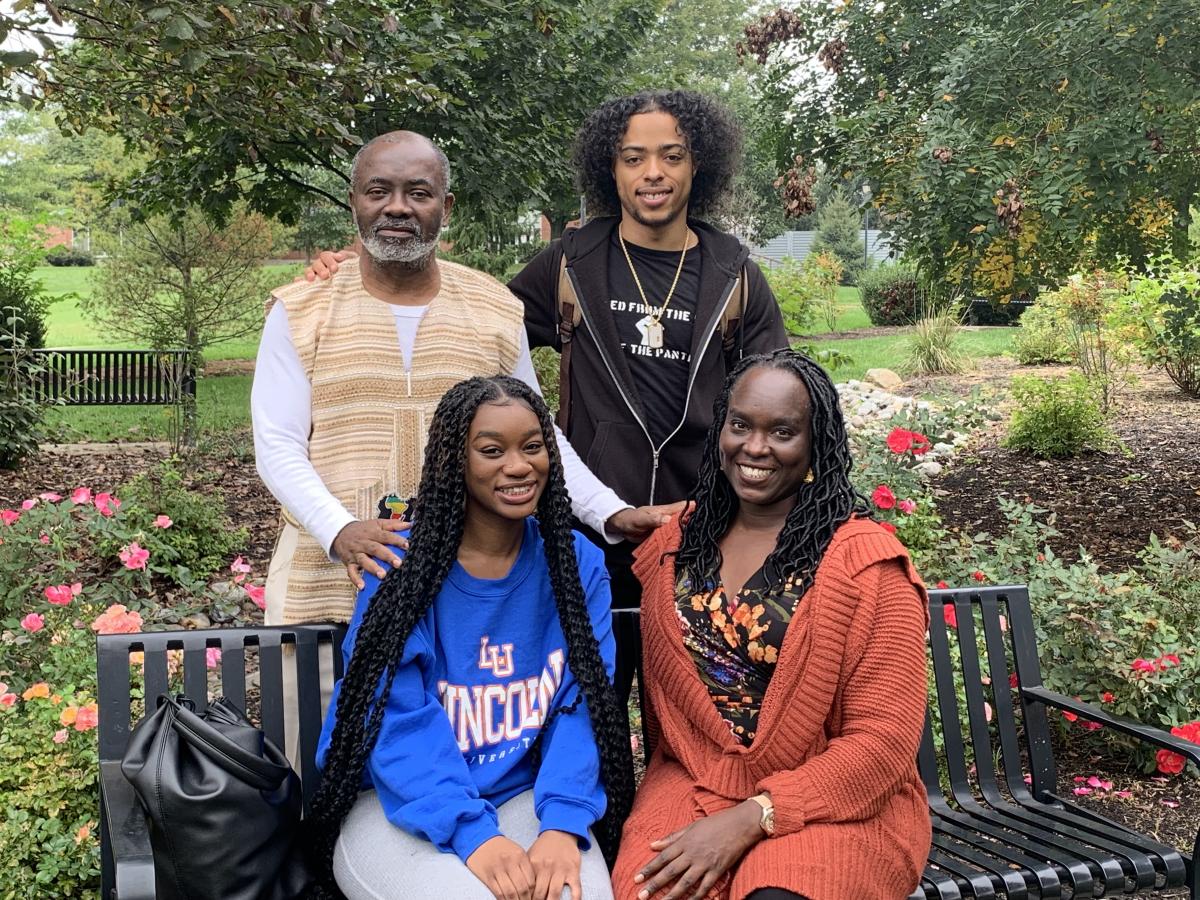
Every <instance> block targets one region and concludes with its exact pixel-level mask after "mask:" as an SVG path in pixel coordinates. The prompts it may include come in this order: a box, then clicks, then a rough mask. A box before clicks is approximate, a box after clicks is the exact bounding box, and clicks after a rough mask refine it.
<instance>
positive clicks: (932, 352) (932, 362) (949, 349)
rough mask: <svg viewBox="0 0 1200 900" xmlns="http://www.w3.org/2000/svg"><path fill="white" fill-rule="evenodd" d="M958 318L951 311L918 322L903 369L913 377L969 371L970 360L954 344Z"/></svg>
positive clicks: (908, 342) (956, 335)
mask: <svg viewBox="0 0 1200 900" xmlns="http://www.w3.org/2000/svg"><path fill="white" fill-rule="evenodd" d="M959 333H960V328H959V321H958V316H957V315H955V314H954V313H953V312H952V311H951V310H949V309H947V310H945V311H943V312H940V313H937V314H935V315H932V316H926V317H925V318H923V319H918V320H917V322H916V324H915V325H913V330H912V334H910V335H909V336H908V341H907V344H908V359H907V360H906V362H905V369H906V370H907V371H908V372H910V373H912V374H913V375H956V374H958V373H959V372H965V371H967V370H968V369H970V368H971V357H970V356H968V355H967V354H966V353H964V352H963V351H961V350H959V349H958V348H957V347H956V346H955V344H956V342H957V341H958V336H959Z"/></svg>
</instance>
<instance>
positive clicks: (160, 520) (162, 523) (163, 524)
mask: <svg viewBox="0 0 1200 900" xmlns="http://www.w3.org/2000/svg"><path fill="white" fill-rule="evenodd" d="M174 524H175V523H174V522H172V521H171V517H170V516H156V517H155V518H154V527H155V528H170V527H171V526H172V525H174Z"/></svg>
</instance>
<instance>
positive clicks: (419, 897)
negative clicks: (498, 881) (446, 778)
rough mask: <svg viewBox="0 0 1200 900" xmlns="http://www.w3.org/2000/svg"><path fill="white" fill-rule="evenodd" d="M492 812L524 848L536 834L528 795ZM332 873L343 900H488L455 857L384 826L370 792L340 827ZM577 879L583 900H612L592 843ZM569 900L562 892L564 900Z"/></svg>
mask: <svg viewBox="0 0 1200 900" xmlns="http://www.w3.org/2000/svg"><path fill="white" fill-rule="evenodd" d="M496 813H497V815H498V817H499V819H500V831H501V833H502V834H503V835H504V836H505V837H506V838H508V839H509V840H511V841H515V842H516V843H518V844H520V845H521V846H522V847H524V848H525V849H529V847H530V846H532V844H533V842H534V841H535V840H536V839H537V836H538V829H539V826H538V820H537V814H536V813H535V812H534V808H533V791H526V792H525V793H523V794H518V795H517V796H515V797H513V798H512V799H511V800H509V801H508V802H507V803H505V804H504V805H503V806H501V807H500V808H499V809H497V810H496ZM333 874H334V877H335V878H336V879H337V883H338V887H340V888H341V889H342V893H343V894H345V895H346V897H347V900H493V897H492V892H491V891H489V890H488V889H487V888H486V887H485V886H484V884H483V882H482V881H480V880H479V879H478V878H476V877H475V875H474V874H473V873H472V872H471V870H470V869H468V868H467V867H466V866H465V865H464V864H463V862H462V861H461V860H460V859H459V858H458V857H457V856H455V855H454V854H453V853H442V852H441V851H440V850H438V848H437V847H435V846H433V844H431V843H430V842H429V841H427V840H425V839H424V838H420V837H416V836H415V835H412V834H409V833H408V832H407V831H405V830H404V829H402V828H397V827H396V826H395V825H393V824H392V823H391V822H389V821H388V820H387V818H386V817H385V816H384V814H383V807H382V806H380V804H379V798H378V796H377V795H376V794H375V792H374V791H364V792H363V793H361V794H359V797H358V801H357V802H356V803H355V804H354V808H353V809H352V810H350V815H348V816H346V821H345V822H344V823H343V824H342V833H341V837H339V838H338V842H337V847H336V849H335V850H334V853H333ZM579 874H580V882H581V883H582V885H583V900H612V885H611V883H610V881H609V876H608V867H607V866H606V865H605V864H604V856H603V854H601V852H600V847H599V846H598V845H597V844H596V840H595V838H592V845H591V847H590V848H589V849H588V850H587V851H585V852H584V854H583V863H582V865H581V867H580V873H579ZM570 896H571V893H570V891H569V890H566V889H564V890H563V897H564V898H565V900H570Z"/></svg>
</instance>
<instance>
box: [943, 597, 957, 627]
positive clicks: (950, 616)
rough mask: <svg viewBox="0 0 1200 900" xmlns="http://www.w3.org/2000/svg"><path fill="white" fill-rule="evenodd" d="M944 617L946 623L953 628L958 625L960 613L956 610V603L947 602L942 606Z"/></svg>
mask: <svg viewBox="0 0 1200 900" xmlns="http://www.w3.org/2000/svg"><path fill="white" fill-rule="evenodd" d="M942 618H943V619H945V620H946V624H947V625H949V626H950V627H951V628H957V627H958V613H957V612H955V611H954V604H952V603H947V604H946V605H945V606H943V607H942Z"/></svg>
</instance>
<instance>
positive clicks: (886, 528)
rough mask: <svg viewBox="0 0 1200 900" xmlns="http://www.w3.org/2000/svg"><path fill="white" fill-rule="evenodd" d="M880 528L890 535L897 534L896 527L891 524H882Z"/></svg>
mask: <svg viewBox="0 0 1200 900" xmlns="http://www.w3.org/2000/svg"><path fill="white" fill-rule="evenodd" d="M879 527H880V528H882V529H883V530H884V531H886V532H887V533H888V534H895V533H896V526H895V525H893V524H892V523H891V522H880V523H879Z"/></svg>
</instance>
